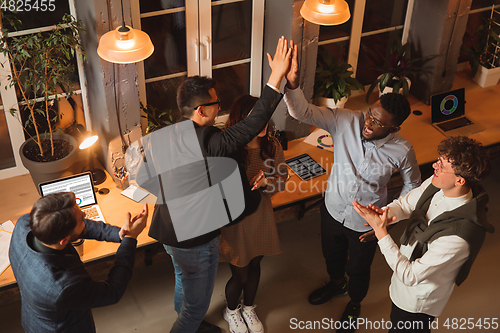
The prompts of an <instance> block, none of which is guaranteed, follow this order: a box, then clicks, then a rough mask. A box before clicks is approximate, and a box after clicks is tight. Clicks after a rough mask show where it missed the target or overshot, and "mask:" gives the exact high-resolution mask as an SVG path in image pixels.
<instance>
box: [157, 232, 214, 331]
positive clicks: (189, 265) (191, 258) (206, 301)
mask: <svg viewBox="0 0 500 333" xmlns="http://www.w3.org/2000/svg"><path fill="white" fill-rule="evenodd" d="M219 243H220V236H218V237H216V238H214V239H212V240H211V241H210V242H208V243H207V244H203V245H200V246H197V247H193V248H190V249H181V248H177V247H173V246H168V245H164V247H165V250H166V251H167V253H168V254H170V256H171V257H172V263H173V265H174V271H175V296H174V303H175V311H176V312H177V314H178V317H177V320H176V321H175V323H174V325H173V326H172V329H171V330H170V332H174V333H177V332H180V333H191V332H192V333H195V332H196V330H197V329H198V327H199V326H200V323H201V321H202V320H203V317H205V314H206V313H207V311H208V307H209V306H210V299H211V298H212V291H213V290H214V283H215V275H216V274H217V265H218V263H219Z"/></svg>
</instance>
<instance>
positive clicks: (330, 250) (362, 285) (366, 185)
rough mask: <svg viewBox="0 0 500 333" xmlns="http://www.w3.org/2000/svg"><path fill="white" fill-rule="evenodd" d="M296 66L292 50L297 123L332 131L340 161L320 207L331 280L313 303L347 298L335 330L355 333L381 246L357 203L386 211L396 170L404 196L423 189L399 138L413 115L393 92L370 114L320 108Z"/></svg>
mask: <svg viewBox="0 0 500 333" xmlns="http://www.w3.org/2000/svg"><path fill="white" fill-rule="evenodd" d="M298 69H299V68H298V60H297V51H296V47H294V52H293V58H292V65H291V67H290V71H289V72H288V73H287V76H286V78H287V84H286V89H285V102H286V104H287V107H288V111H289V113H290V115H291V116H292V117H293V118H295V119H297V120H299V121H301V122H304V123H307V124H310V125H314V126H316V127H319V128H321V129H324V130H326V131H327V132H329V133H330V135H331V137H332V141H333V145H334V164H333V166H332V169H331V173H330V177H329V178H328V184H327V187H326V192H325V198H324V203H323V205H322V206H321V244H322V251H323V256H324V258H325V261H326V268H327V272H328V274H329V276H330V281H329V282H328V283H326V284H325V285H324V286H323V287H321V288H319V289H317V290H315V291H314V292H312V293H311V294H310V295H309V302H310V303H311V304H314V305H317V304H323V303H325V302H327V301H329V300H330V299H331V298H332V297H334V296H339V295H344V294H346V293H349V296H350V298H351V300H350V301H349V303H348V304H347V306H346V308H345V310H344V313H343V315H342V318H341V321H342V323H341V328H340V329H338V330H337V332H354V331H355V329H356V325H355V324H356V321H357V318H358V317H359V314H360V309H361V301H362V300H363V299H364V297H365V296H366V294H367V292H368V286H369V282H370V266H371V263H372V261H373V257H374V255H375V250H376V246H377V243H376V241H375V239H373V240H371V241H365V240H366V239H365V238H364V237H361V236H362V235H363V234H364V233H366V232H367V231H369V230H371V227H369V226H365V225H364V224H365V220H364V219H363V218H362V217H361V216H360V215H359V214H358V213H357V212H356V211H355V210H354V209H353V206H352V202H353V201H358V202H360V203H362V205H368V204H370V203H372V204H373V203H375V202H376V203H377V204H376V205H377V206H379V207H382V206H385V205H386V204H387V183H388V182H389V179H390V178H391V176H392V174H393V173H394V171H396V170H398V171H399V173H400V175H401V178H402V180H403V182H404V185H403V189H402V191H401V195H404V194H406V193H408V192H409V191H410V190H412V189H413V188H415V187H418V186H419V185H420V170H419V168H418V163H417V160H416V157H415V152H414V151H413V148H412V145H411V144H410V142H408V140H406V139H405V138H403V137H402V136H401V135H400V134H399V133H398V131H399V130H400V129H401V124H402V123H403V122H404V121H405V120H406V118H408V116H409V115H410V112H411V110H410V104H409V103H408V101H407V100H406V98H405V97H403V96H402V95H400V94H395V93H390V94H385V95H382V96H381V97H380V99H379V100H377V101H376V102H375V103H374V104H373V105H371V106H370V107H369V108H368V109H367V110H365V111H351V110H347V109H340V108H339V109H330V108H327V107H318V106H315V105H312V104H309V103H307V101H306V99H305V97H304V94H303V92H302V90H301V89H298V88H299V75H298ZM361 240H363V241H361ZM346 274H347V276H348V278H349V280H348V279H347V277H346Z"/></svg>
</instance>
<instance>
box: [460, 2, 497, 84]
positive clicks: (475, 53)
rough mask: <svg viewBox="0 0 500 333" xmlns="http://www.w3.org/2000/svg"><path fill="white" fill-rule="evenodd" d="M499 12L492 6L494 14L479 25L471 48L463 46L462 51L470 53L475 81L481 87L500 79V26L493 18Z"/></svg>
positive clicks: (472, 38)
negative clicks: (499, 57)
mask: <svg viewBox="0 0 500 333" xmlns="http://www.w3.org/2000/svg"><path fill="white" fill-rule="evenodd" d="M494 13H498V12H497V11H495V10H494V8H492V14H491V17H490V18H489V19H485V20H484V23H483V24H481V25H480V26H479V27H477V29H476V31H475V34H474V36H470V34H469V38H470V39H471V40H472V42H471V44H472V46H471V47H470V48H463V49H462V52H463V53H466V54H469V55H470V59H469V64H470V66H471V69H472V77H473V80H474V82H476V83H477V84H479V85H480V86H481V87H483V88H485V87H490V86H494V85H496V84H497V83H498V80H499V79H500V60H499V59H498V53H499V52H500V37H499V35H500V26H499V24H498V23H497V22H496V21H495V20H494V19H493V14H494Z"/></svg>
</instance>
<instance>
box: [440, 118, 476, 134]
mask: <svg viewBox="0 0 500 333" xmlns="http://www.w3.org/2000/svg"><path fill="white" fill-rule="evenodd" d="M471 124H473V122H472V121H470V120H469V119H467V118H466V117H461V118H457V119H453V120H450V121H447V122H445V123H441V124H437V126H439V128H440V129H442V130H443V131H444V132H448V131H451V130H454V129H456V128H460V127H464V126H467V125H471Z"/></svg>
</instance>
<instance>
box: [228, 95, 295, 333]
mask: <svg viewBox="0 0 500 333" xmlns="http://www.w3.org/2000/svg"><path fill="white" fill-rule="evenodd" d="M257 100H258V98H257V97H253V96H250V95H244V96H241V97H240V98H238V99H237V100H236V101H235V102H234V103H233V105H232V106H231V110H230V113H229V118H228V121H227V123H226V127H227V126H231V125H233V124H235V123H237V122H239V121H241V120H242V119H244V118H245V117H247V116H248V114H249V113H250V112H251V111H252V108H253V107H254V105H255V103H256V102H257ZM242 155H243V160H244V165H245V171H246V173H247V176H248V179H251V181H250V183H251V185H252V186H253V187H252V190H254V191H259V192H260V194H261V202H260V205H259V207H258V209H257V210H256V211H255V212H254V213H253V214H251V215H249V216H247V217H245V218H244V219H243V220H242V221H241V222H240V223H237V224H235V225H231V226H227V227H224V228H222V229H221V243H220V248H219V252H220V255H219V261H221V262H228V263H229V267H230V268H231V273H232V277H231V278H230V279H229V281H228V282H227V284H226V301H227V307H226V309H224V319H225V320H226V321H228V323H229V328H230V331H231V332H234V333H244V332H248V331H249V332H251V333H253V332H258V333H263V332H264V328H263V326H262V323H261V322H260V320H259V318H258V317H257V315H256V314H255V305H254V299H255V295H256V294H257V288H258V285H259V280H260V261H261V259H262V257H263V256H272V255H276V254H279V253H281V245H280V240H279V237H278V231H277V229H276V223H275V221H274V213H273V206H272V203H271V196H272V195H273V194H274V193H276V192H282V191H283V190H284V188H285V186H284V185H285V180H286V178H287V176H288V171H287V167H286V164H285V159H284V155H283V149H282V148H281V145H280V143H279V141H278V140H277V139H276V138H274V137H269V136H268V134H267V126H266V128H265V129H264V130H263V131H262V132H261V133H260V134H259V135H258V136H257V137H255V138H254V139H253V140H252V141H251V142H250V143H249V144H248V145H247V146H246V147H245V149H244V151H242ZM242 292H243V302H242V303H243V304H238V300H239V298H240V296H241V293H242ZM243 320H244V321H243ZM245 323H246V325H245ZM247 327H248V330H247Z"/></svg>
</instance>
